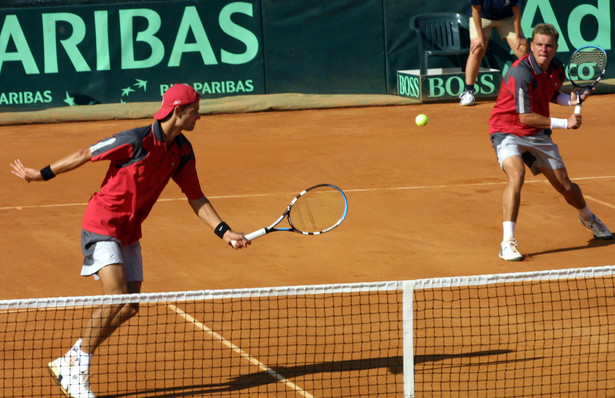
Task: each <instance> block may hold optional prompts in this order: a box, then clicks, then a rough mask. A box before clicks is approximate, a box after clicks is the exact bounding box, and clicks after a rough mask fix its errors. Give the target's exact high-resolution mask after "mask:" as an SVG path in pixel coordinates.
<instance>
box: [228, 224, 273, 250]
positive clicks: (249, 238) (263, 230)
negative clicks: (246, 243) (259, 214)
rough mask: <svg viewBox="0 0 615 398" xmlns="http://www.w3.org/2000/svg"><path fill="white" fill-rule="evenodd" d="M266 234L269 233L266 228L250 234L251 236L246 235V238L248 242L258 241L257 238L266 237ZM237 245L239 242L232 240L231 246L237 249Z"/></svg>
mask: <svg viewBox="0 0 615 398" xmlns="http://www.w3.org/2000/svg"><path fill="white" fill-rule="evenodd" d="M266 233H267V230H266V229H265V228H261V229H259V230H257V231H254V232H250V233H249V234H247V235H244V237H245V238H246V240H252V239H256V238H258V237H259V236H263V235H265V234H266ZM236 244H237V241H236V240H232V241H231V245H232V246H233V247H235V245H236Z"/></svg>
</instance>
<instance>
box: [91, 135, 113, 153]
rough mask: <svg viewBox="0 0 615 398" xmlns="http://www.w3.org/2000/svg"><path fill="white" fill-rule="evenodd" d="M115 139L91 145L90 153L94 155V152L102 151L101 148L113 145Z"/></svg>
mask: <svg viewBox="0 0 615 398" xmlns="http://www.w3.org/2000/svg"><path fill="white" fill-rule="evenodd" d="M116 139H117V138H115V137H111V138H109V139H108V140H103V141H99V142H97V143H96V144H94V145H92V146H91V147H90V152H92V153H94V152H96V151H98V150H99V149H102V148H104V147H106V146H109V145H111V144H113V143H114V142H115V140H116Z"/></svg>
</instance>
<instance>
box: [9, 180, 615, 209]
mask: <svg viewBox="0 0 615 398" xmlns="http://www.w3.org/2000/svg"><path fill="white" fill-rule="evenodd" d="M607 179H615V176H596V177H577V178H574V179H573V181H589V180H607ZM525 183H526V184H544V183H548V181H547V180H544V179H543V180H530V181H525ZM504 184H506V182H505V181H499V182H475V183H468V184H440V185H414V186H407V187H375V188H357V189H344V192H346V193H348V192H374V191H410V190H418V189H439V188H440V189H441V188H462V187H487V186H493V185H504ZM296 194H297V192H292V193H266V194H247V195H219V196H207V197H208V198H209V199H241V198H259V197H266V196H279V195H289V196H293V195H296ZM584 196H585V198H586V199H590V200H592V201H595V202H596V203H600V204H602V205H605V206H608V207H611V208H615V205H613V204H610V203H607V202H603V201H601V200H599V199H596V198H592V197H591V196H587V195H584ZM182 200H186V198H168V199H158V202H177V201H182ZM86 205H87V203H57V204H40V205H27V206H4V207H0V210H23V209H45V208H52V207H73V206H86Z"/></svg>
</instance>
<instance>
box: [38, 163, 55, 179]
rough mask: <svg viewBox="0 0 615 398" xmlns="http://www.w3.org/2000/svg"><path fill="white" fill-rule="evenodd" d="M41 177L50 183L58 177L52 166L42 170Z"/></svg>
mask: <svg viewBox="0 0 615 398" xmlns="http://www.w3.org/2000/svg"><path fill="white" fill-rule="evenodd" d="M41 176H42V177H43V180H45V181H48V180H51V179H52V178H53V177H55V176H56V175H55V174H53V171H51V166H46V167H43V168H42V169H41Z"/></svg>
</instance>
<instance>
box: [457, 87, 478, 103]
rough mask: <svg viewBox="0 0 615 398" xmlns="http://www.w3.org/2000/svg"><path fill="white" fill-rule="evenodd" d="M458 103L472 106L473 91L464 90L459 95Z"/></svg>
mask: <svg viewBox="0 0 615 398" xmlns="http://www.w3.org/2000/svg"><path fill="white" fill-rule="evenodd" d="M459 99H460V100H461V101H459V104H460V105H461V106H472V105H474V93H473V92H472V91H467V90H466V91H464V92H463V93H461V94H460V95H459Z"/></svg>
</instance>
